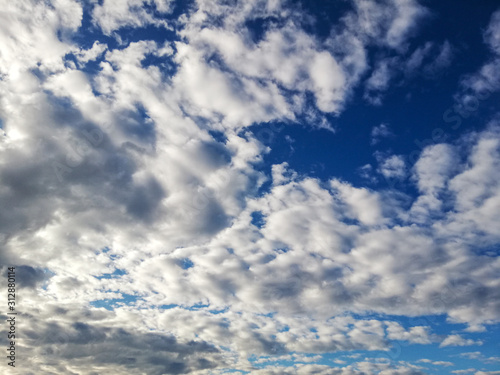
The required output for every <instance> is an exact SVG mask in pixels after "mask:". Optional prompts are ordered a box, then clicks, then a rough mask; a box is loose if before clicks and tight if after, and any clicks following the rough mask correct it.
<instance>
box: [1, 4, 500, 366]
mask: <svg viewBox="0 0 500 375" xmlns="http://www.w3.org/2000/svg"><path fill="white" fill-rule="evenodd" d="M351 5H352V6H351V7H350V8H349V9H348V10H346V12H345V14H343V16H342V17H340V18H339V19H338V20H337V24H336V25H334V27H332V29H331V31H330V33H329V34H328V35H326V36H324V37H319V36H314V35H312V34H311V33H309V32H307V31H306V29H307V27H305V26H306V25H305V24H304V23H307V22H308V21H307V19H306V20H305V21H304V20H303V19H302V12H305V11H304V10H303V9H300V7H299V6H298V5H297V6H291V5H290V4H285V3H283V2H282V1H271V0H270V1H257V0H254V1H246V2H243V1H240V2H235V4H233V3H231V5H228V4H227V2H222V1H221V2H218V1H217V2H216V1H204V0H199V1H196V2H195V3H193V4H191V5H190V6H189V7H188V9H187V10H186V12H185V13H184V14H183V15H182V16H181V17H177V18H173V19H169V18H168V15H170V14H171V13H172V12H173V11H174V10H175V6H174V4H173V3H172V2H169V1H130V0H129V1H117V2H113V1H108V0H105V1H103V2H99V3H97V2H90V3H88V4H87V3H86V4H82V3H80V2H77V1H70V0H58V1H52V2H36V1H33V2H30V1H15V2H7V1H4V2H3V4H2V12H0V24H1V25H2V26H1V27H0V43H1V45H2V49H1V52H0V116H1V118H0V120H1V122H0V124H1V129H0V130H1V134H0V135H1V138H0V181H1V185H0V205H1V207H2V210H1V211H0V227H1V228H2V236H1V237H0V244H1V247H2V252H1V254H0V261H1V265H2V266H4V268H3V270H5V267H6V266H8V265H18V268H17V269H18V275H19V281H18V287H19V288H21V291H20V293H19V294H20V296H22V297H19V298H22V300H20V301H19V303H20V304H22V310H23V311H24V313H23V315H22V317H20V319H23V328H22V329H23V339H22V341H21V342H22V348H20V349H19V350H20V351H22V353H23V354H22V356H23V361H24V362H23V366H24V367H25V368H26V369H28V370H27V371H26V372H25V373H26V374H28V373H33V374H88V375H90V374H98V373H106V374H124V373H128V374H142V373H147V374H177V373H199V374H209V373H218V372H212V371H222V370H223V369H239V370H241V371H251V372H252V373H255V374H312V373H314V374H339V375H348V374H349V375H351V374H360V375H361V374H382V375H396V374H398V375H399V374H400V375H406V374H407V375H410V374H415V375H416V374H422V373H425V369H424V368H422V367H421V366H417V365H414V364H409V363H407V362H404V361H398V360H395V358H396V357H395V356H394V355H392V353H393V352H392V351H391V350H393V347H394V342H395V341H397V342H400V343H406V344H405V345H410V344H414V345H424V344H431V343H435V344H440V345H441V346H442V347H447V346H457V345H458V346H464V345H480V343H481V342H480V341H477V340H474V339H470V338H467V334H466V333H462V335H459V334H453V335H448V336H445V335H441V334H437V333H434V332H433V331H432V328H431V327H430V326H431V323H432V322H430V321H428V320H426V319H419V318H418V317H419V316H430V315H443V314H444V315H445V316H446V317H447V318H448V319H449V321H451V322H454V323H461V324H465V326H464V327H467V330H468V331H469V332H479V331H481V330H484V329H485V327H487V326H488V325H489V324H493V323H498V322H499V317H500V279H499V278H498V275H499V274H500V260H499V258H498V243H500V232H499V231H498V223H499V222H500V123H499V121H498V120H493V121H491V122H490V123H489V125H488V126H487V127H486V128H485V129H483V130H480V131H475V132H470V133H467V134H465V135H464V136H462V137H460V139H458V140H456V141H454V142H448V143H440V144H434V145H430V146H428V147H426V148H425V149H423V150H422V152H421V154H420V156H419V158H418V160H417V162H416V163H415V164H414V165H412V166H407V165H406V164H405V161H404V159H403V158H402V157H400V156H397V155H392V156H389V157H387V158H382V159H381V166H380V173H381V175H382V176H385V177H389V178H392V177H394V176H396V177H398V178H401V179H404V178H406V179H408V181H410V183H411V184H413V187H414V189H415V191H416V192H417V193H416V195H415V196H412V195H410V194H408V193H407V192H404V191H398V190H397V189H394V188H391V189H384V190H382V189H381V190H376V189H371V188H368V187H364V186H355V185H353V184H352V183H349V182H346V181H344V180H341V179H339V178H330V179H328V180H322V179H319V178H313V177H311V176H307V175H302V174H300V173H297V172H296V171H294V170H293V169H291V168H290V167H289V166H288V164H286V163H283V164H276V165H274V166H272V168H271V169H272V174H267V173H266V172H265V171H263V169H262V168H259V165H260V164H262V162H263V160H264V159H265V158H266V154H267V153H269V151H270V148H269V146H268V145H266V144H264V143H263V142H262V139H260V138H259V136H258V134H259V133H258V130H257V131H254V132H252V131H250V129H249V127H250V126H252V125H255V124H261V123H265V125H259V126H261V127H262V128H265V127H266V126H269V125H270V124H272V123H274V122H282V123H284V124H286V125H287V126H288V124H291V123H293V122H298V121H299V120H300V119H302V118H306V119H307V120H308V122H309V123H310V124H311V126H312V127H313V128H318V127H322V128H328V129H330V130H334V129H333V126H332V125H331V124H329V123H328V121H327V120H326V117H325V116H326V115H327V114H330V115H334V116H338V115H340V114H341V113H342V111H343V110H344V109H345V107H346V106H347V105H348V103H349V102H350V100H352V97H353V95H355V93H354V91H355V90H356V88H359V87H360V86H361V82H362V81H363V79H367V81H366V83H365V89H366V93H367V94H366V95H367V96H368V97H370V98H373V97H372V96H371V95H372V93H373V92H375V91H376V92H377V93H378V92H381V91H383V90H384V87H385V86H386V85H388V84H389V81H390V77H388V74H389V73H388V71H387V69H389V68H390V66H391V65H390V64H391V63H390V62H389V60H385V61H384V60H380V62H379V63H377V64H374V65H375V66H374V67H372V68H374V69H375V70H374V69H372V68H371V67H370V64H371V63H370V59H369V58H368V51H369V50H373V49H380V50H381V51H382V50H383V51H390V53H391V54H393V55H394V56H399V57H397V59H400V60H397V61H398V62H399V63H401V64H402V62H401V61H403V56H406V54H407V50H408V48H409V47H408V40H409V39H408V38H410V37H411V36H412V35H413V33H414V32H415V31H416V29H417V22H418V21H419V20H420V19H422V18H424V17H426V16H427V15H428V11H427V10H426V9H425V8H423V7H422V6H420V5H419V4H418V3H417V2H416V1H413V0H404V1H396V0H391V1H382V2H380V1H371V0H359V1H358V0H356V1H353V2H352V4H351ZM498 19H499V14H498V13H496V14H494V15H493V18H492V23H491V24H490V26H489V28H488V29H487V30H486V32H485V40H486V42H487V43H488V45H489V46H490V48H491V50H492V52H493V53H494V54H495V56H497V55H499V54H500V43H499V40H498V32H497V29H498V24H499V22H498ZM165 20H167V21H165ZM252 22H254V23H259V24H260V25H261V28H262V31H261V32H260V33H257V34H259V35H257V34H256V33H255V30H254V29H251V28H250V27H248V25H249V24H251V23H252ZM311 22H312V21H311ZM86 27H87V28H89V29H91V30H93V32H94V33H100V34H99V35H101V36H102V37H101V38H100V39H99V41H94V40H92V41H91V43H88V41H86V43H85V44H79V43H78V40H79V39H78V38H77V37H78V34H79V33H82V32H83V30H84V29H85V28H86ZM147 27H154V28H156V30H162V32H165V33H169V32H170V33H175V35H176V37H175V38H173V39H172V40H165V41H158V40H152V39H151V40H149V39H148V40H136V39H134V38H132V37H131V38H130V40H129V39H127V37H125V36H123V35H121V34H120V32H121V31H123V30H128V29H131V28H147ZM430 48H431V47H429V48H428V50H430ZM445 48H447V47H445V45H443V46H442V47H440V48H439V51H442V49H445ZM448 48H449V47H448ZM419 51H421V52H419V53H422V54H424V53H427V52H422V51H423V49H420V50H419ZM429 53H430V52H429ZM447 56H448V55H447ZM407 57H408V56H407ZM405 58H406V57H405ZM447 58H448V57H443V58H442V60H443V61H444V60H446V59H447ZM415 59H416V57H415ZM151 61H153V62H154V63H152V62H151ZM394 61H396V60H394ZM414 61H415V60H414ZM497 63H498V62H497V57H494V58H493V60H492V61H491V62H489V63H488V65H485V66H484V67H483V68H482V70H481V71H480V72H479V73H477V75H475V76H472V77H470V78H469V80H468V81H467V82H469V88H468V89H469V90H478V89H480V86H481V84H482V82H484V80H486V78H487V76H488V74H494V72H495V69H494V66H495V64H497ZM445 65H446V63H443V64H442V66H445ZM384 67H385V68H384ZM370 69H371V73H370V74H368V71H369V70H370ZM377 69H378V70H377ZM401 69H402V68H401ZM377 71H378V72H377ZM377 95H378V94H377ZM379 99H380V98H379V97H378V96H377V97H376V100H375V101H376V102H377V103H379ZM256 134H257V135H256ZM263 186H267V187H268V188H266V189H264V190H263V189H262V187H263ZM101 306H106V307H108V308H109V306H111V307H112V308H109V309H106V308H103V307H101ZM373 315H375V316H377V317H378V318H374V317H373ZM390 316H407V317H411V318H412V319H413V318H414V320H413V324H410V326H408V327H404V326H402V325H401V324H400V323H398V322H397V321H395V320H394V319H393V318H391V317H390ZM2 329H4V327H2ZM0 333H1V336H2V338H3V337H4V336H5V335H4V333H5V332H4V331H2V332H0ZM352 350H368V351H377V352H378V353H382V355H381V358H378V359H377V360H370V359H365V360H363V359H362V358H359V360H358V361H357V362H356V363H354V364H350V365H348V366H345V367H343V368H337V367H336V368H333V367H331V366H326V365H324V364H315V363H302V362H301V361H300V360H298V359H297V358H298V357H297V358H295V357H293V358H295V360H294V361H295V362H296V363H295V364H290V365H288V364H279V363H278V364H276V363H274V362H273V364H271V365H269V366H265V368H263V367H259V369H257V368H255V367H253V366H255V364H254V363H252V362H251V361H249V358H250V357H252V356H256V357H260V356H263V358H266V356H286V355H289V354H288V353H290V352H293V353H316V354H322V353H330V352H344V351H352ZM289 356H290V355H289ZM290 358H292V357H290ZM290 358H285V357H283V361H285V362H286V361H289V360H290ZM293 358H292V359H293ZM306 358H308V357H306ZM340 361H341V362H342V360H340ZM264 362H265V361H264ZM221 373H222V372H221Z"/></svg>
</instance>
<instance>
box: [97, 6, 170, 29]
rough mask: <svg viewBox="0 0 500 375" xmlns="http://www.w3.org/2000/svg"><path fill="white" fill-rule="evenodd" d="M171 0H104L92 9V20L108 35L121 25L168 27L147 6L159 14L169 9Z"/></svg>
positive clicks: (167, 11)
mask: <svg viewBox="0 0 500 375" xmlns="http://www.w3.org/2000/svg"><path fill="white" fill-rule="evenodd" d="M171 3H172V1H171V0H118V1H116V0H104V1H103V2H102V3H101V4H98V5H95V6H94V9H93V11H92V19H93V22H94V23H96V24H97V25H99V27H100V28H101V30H102V31H103V32H104V33H105V34H106V35H110V34H111V33H112V32H113V31H116V30H118V29H120V28H122V27H127V26H128V27H144V26H147V25H155V26H161V27H166V28H168V25H167V23H166V22H165V21H164V20H161V19H158V18H156V17H155V15H154V12H153V11H152V10H151V9H148V8H149V7H154V9H155V10H156V11H157V12H159V13H160V14H161V13H163V14H165V13H169V12H170V11H171Z"/></svg>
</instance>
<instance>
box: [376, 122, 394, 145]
mask: <svg viewBox="0 0 500 375" xmlns="http://www.w3.org/2000/svg"><path fill="white" fill-rule="evenodd" d="M371 137H372V140H371V144H372V145H376V144H377V143H379V142H380V140H381V139H382V138H390V137H394V133H393V132H392V131H391V129H389V126H388V125H387V124H380V125H378V126H374V127H373V128H372V132H371Z"/></svg>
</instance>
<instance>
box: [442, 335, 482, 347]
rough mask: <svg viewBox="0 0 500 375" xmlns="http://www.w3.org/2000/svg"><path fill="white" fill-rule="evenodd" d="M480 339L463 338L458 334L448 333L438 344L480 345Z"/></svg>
mask: <svg viewBox="0 0 500 375" xmlns="http://www.w3.org/2000/svg"><path fill="white" fill-rule="evenodd" d="M482 344H483V343H482V341H480V340H477V341H475V340H472V339H464V338H463V337H462V336H460V335H449V336H447V337H446V338H445V339H444V340H443V341H442V342H441V344H440V345H439V346H440V347H445V346H471V345H482Z"/></svg>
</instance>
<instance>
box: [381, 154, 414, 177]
mask: <svg viewBox="0 0 500 375" xmlns="http://www.w3.org/2000/svg"><path fill="white" fill-rule="evenodd" d="M375 157H376V158H377V161H378V163H379V166H378V168H377V171H378V172H379V173H380V174H381V175H382V176H384V177H385V178H386V179H398V180H400V179H404V178H405V177H406V176H407V173H408V172H407V167H406V162H405V160H404V158H403V156H402V155H390V156H386V155H384V154H382V153H380V152H377V153H375Z"/></svg>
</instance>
